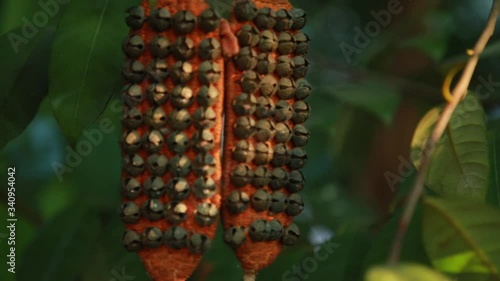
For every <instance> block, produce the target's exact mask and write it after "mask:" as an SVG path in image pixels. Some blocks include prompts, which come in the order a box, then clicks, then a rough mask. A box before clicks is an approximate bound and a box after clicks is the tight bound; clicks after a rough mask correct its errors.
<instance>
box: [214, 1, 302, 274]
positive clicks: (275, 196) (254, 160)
mask: <svg viewBox="0 0 500 281" xmlns="http://www.w3.org/2000/svg"><path fill="white" fill-rule="evenodd" d="M255 2H257V3H259V1H255ZM255 2H254V1H251V0H244V1H237V3H236V4H235V7H234V10H233V14H234V17H235V22H234V33H235V34H236V37H237V39H238V42H239V45H240V52H239V53H238V54H237V55H236V56H235V57H234V58H233V64H232V65H231V68H229V69H228V70H227V71H228V72H229V73H230V76H231V77H235V78H234V79H233V81H230V83H233V86H234V87H233V88H234V91H235V92H233V96H231V101H230V103H229V105H230V110H229V107H228V106H226V111H228V113H227V114H228V118H227V119H229V120H234V122H233V123H232V124H226V137H225V139H227V140H228V143H229V145H230V146H231V147H230V149H229V151H227V148H226V150H225V153H228V152H230V153H231V155H230V164H229V165H227V166H226V167H230V172H229V180H228V181H229V187H228V190H227V191H224V210H223V215H224V216H223V217H224V221H223V222H224V227H225V232H224V241H225V242H226V243H227V244H229V245H230V246H231V247H233V248H235V250H236V254H237V256H238V257H239V258H240V260H241V261H242V263H243V267H244V268H245V270H260V269H261V267H262V266H265V265H259V262H260V263H265V262H266V261H255V260H254V261H252V260H250V259H252V258H251V257H252V256H255V253H256V252H259V251H261V252H264V251H266V250H263V249H262V246H258V242H264V241H280V242H281V244H282V245H293V244H294V243H295V242H296V241H297V239H298V238H299V236H300V231H299V229H298V227H297V225H295V224H293V222H292V220H293V216H297V215H299V214H300V213H301V212H302V210H303V208H304V202H303V200H302V198H301V196H300V195H299V194H298V192H300V191H301V190H302V189H303V188H304V182H305V179H304V175H303V173H302V172H301V169H302V168H303V167H304V165H305V164H306V162H307V154H306V152H305V150H304V148H303V146H305V145H306V144H307V142H308V139H309V131H308V130H307V128H306V126H304V122H306V121H307V119H308V118H309V112H310V107H309V104H308V103H307V102H306V101H305V99H306V98H307V97H308V96H309V95H310V93H311V86H310V85H309V83H308V82H307V81H306V80H305V79H304V77H305V76H306V74H307V72H308V68H309V61H308V60H307V59H306V58H305V56H304V55H305V54H306V53H307V50H308V41H309V38H308V36H307V35H306V34H305V33H303V32H301V31H300V29H302V28H303V27H304V25H305V22H306V15H305V12H304V11H303V10H301V9H295V8H294V9H285V8H282V9H277V10H273V9H271V8H269V7H260V8H258V7H257V5H256V3H255ZM258 5H259V6H261V4H260V3H259V4H258ZM226 159H227V158H226ZM245 245H246V246H245ZM268 246H270V244H266V247H268ZM267 250H268V251H271V250H270V248H269V249H267Z"/></svg>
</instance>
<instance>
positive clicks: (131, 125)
mask: <svg viewBox="0 0 500 281" xmlns="http://www.w3.org/2000/svg"><path fill="white" fill-rule="evenodd" d="M121 120H122V124H123V126H125V127H126V128H127V129H131V130H133V129H137V128H138V127H140V126H141V125H142V123H143V121H144V118H143V117H142V113H141V112H140V111H139V109H137V107H130V108H125V109H124V110H123V113H122V118H121Z"/></svg>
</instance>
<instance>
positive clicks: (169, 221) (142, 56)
mask: <svg viewBox="0 0 500 281" xmlns="http://www.w3.org/2000/svg"><path fill="white" fill-rule="evenodd" d="M126 23H127V25H128V26H129V27H130V30H131V31H130V34H129V36H128V38H127V39H126V40H125V42H124V44H123V51H124V53H125V55H126V62H125V64H124V67H123V70H122V74H123V76H124V78H125V80H126V83H127V84H126V86H125V87H124V89H123V90H122V98H123V115H122V123H123V135H122V139H121V147H122V157H123V164H122V166H123V169H122V184H121V194H122V198H123V203H122V206H121V217H122V219H123V221H124V223H125V224H126V231H125V233H124V235H123V238H122V240H123V244H124V246H125V248H126V249H128V250H129V251H136V252H137V253H138V254H139V256H140V257H141V259H142V262H143V264H144V266H145V268H146V270H147V272H148V274H149V276H150V277H151V279H152V280H156V281H180V280H186V279H187V278H188V277H189V276H190V275H191V274H192V272H193V271H194V269H195V268H196V266H197V265H198V263H199V261H200V259H201V257H202V255H203V253H205V252H206V250H207V249H208V248H209V246H210V244H211V241H212V240H213V239H214V236H215V232H216V229H217V220H218V217H219V209H220V203H221V195H220V179H221V155H220V153H221V151H220V148H221V132H222V115H223V114H222V110H223V99H224V89H223V81H224V63H223V59H222V55H221V44H220V36H219V25H220V16H219V14H218V13H217V12H216V11H214V10H213V9H211V8H210V7H209V6H208V5H207V4H206V3H205V1H203V0H189V1H188V0H160V1H158V2H157V4H156V6H155V7H150V5H149V3H148V1H147V0H144V1H142V2H141V4H140V5H139V6H136V7H131V8H130V9H129V10H128V11H127V15H126Z"/></svg>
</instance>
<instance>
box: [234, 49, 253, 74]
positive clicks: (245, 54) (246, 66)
mask: <svg viewBox="0 0 500 281" xmlns="http://www.w3.org/2000/svg"><path fill="white" fill-rule="evenodd" d="M234 62H235V64H236V67H237V68H238V69H239V70H250V69H252V68H254V67H255V66H256V65H257V53H256V52H255V51H254V50H253V49H252V48H250V47H243V48H241V49H240V52H239V53H238V54H237V55H236V56H234Z"/></svg>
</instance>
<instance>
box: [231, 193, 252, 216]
mask: <svg viewBox="0 0 500 281" xmlns="http://www.w3.org/2000/svg"><path fill="white" fill-rule="evenodd" d="M249 202H250V197H249V196H248V194H246V193H245V192H243V191H241V190H235V191H233V192H231V193H230V194H229V195H228V197H227V199H226V207H227V209H228V210H229V211H230V212H231V213H233V214H239V213H242V212H243V211H245V210H246V209H247V208H248V203H249Z"/></svg>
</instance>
